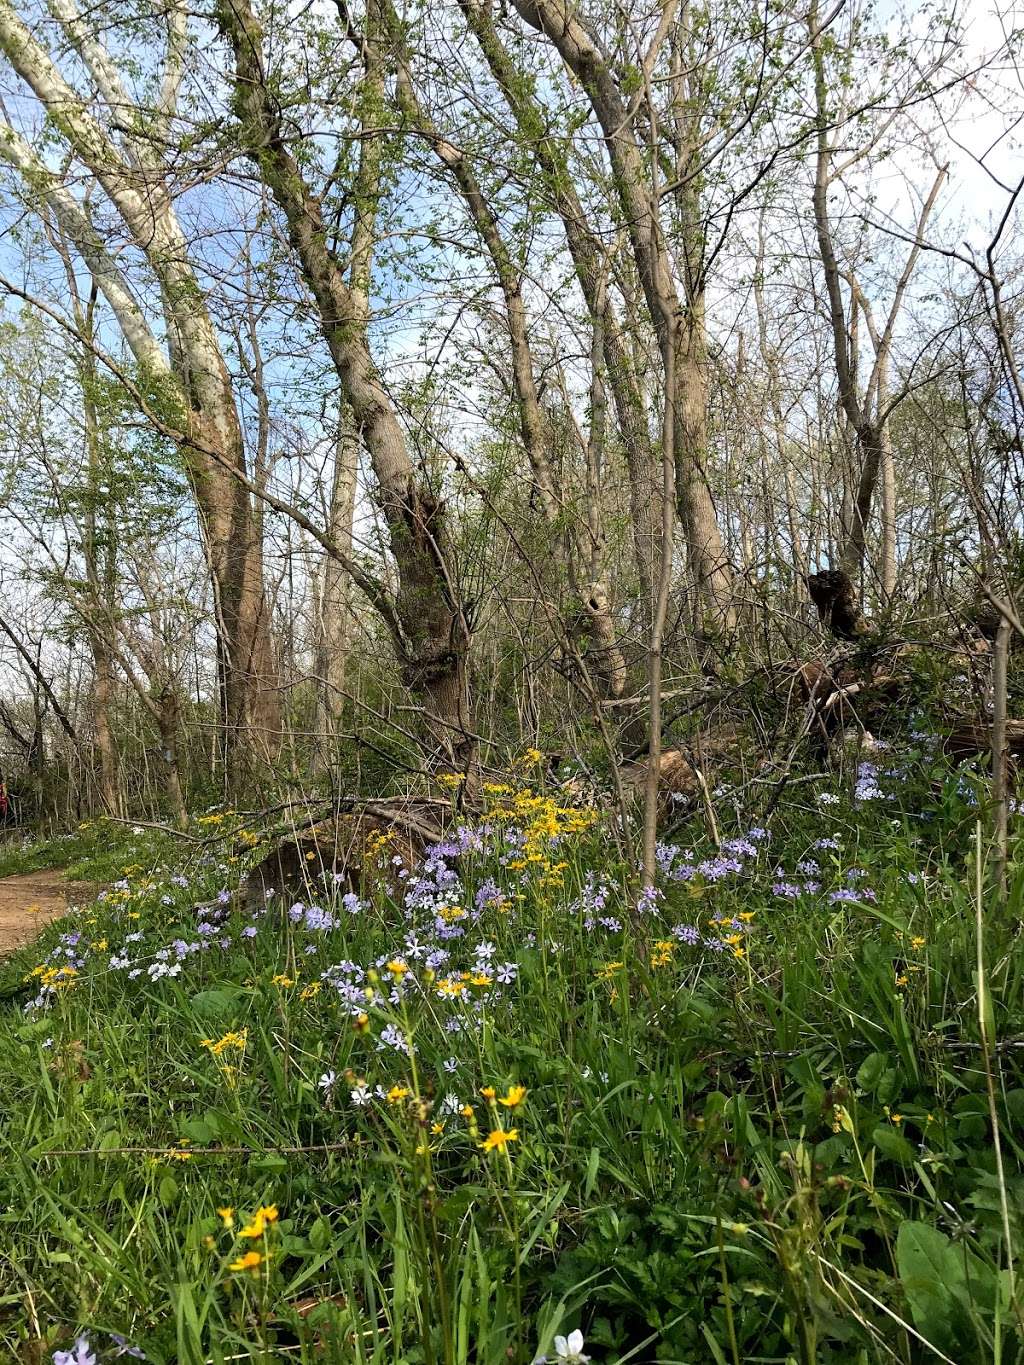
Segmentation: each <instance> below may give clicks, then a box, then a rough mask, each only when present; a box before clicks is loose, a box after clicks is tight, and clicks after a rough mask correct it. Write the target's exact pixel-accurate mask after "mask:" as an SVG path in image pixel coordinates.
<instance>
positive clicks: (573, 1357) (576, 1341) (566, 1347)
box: [555, 1327, 590, 1365]
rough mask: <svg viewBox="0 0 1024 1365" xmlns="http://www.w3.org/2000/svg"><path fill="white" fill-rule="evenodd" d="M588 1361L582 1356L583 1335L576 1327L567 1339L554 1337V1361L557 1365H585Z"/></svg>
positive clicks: (587, 1357) (586, 1357) (587, 1358)
mask: <svg viewBox="0 0 1024 1365" xmlns="http://www.w3.org/2000/svg"><path fill="white" fill-rule="evenodd" d="M589 1359H590V1357H589V1356H585V1355H584V1354H583V1333H582V1332H581V1331H580V1329H579V1328H578V1327H577V1328H576V1330H575V1332H570V1333H569V1335H568V1336H567V1337H555V1360H556V1361H557V1362H558V1363H559V1365H587V1362H588V1361H589Z"/></svg>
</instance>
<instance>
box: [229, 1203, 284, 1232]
mask: <svg viewBox="0 0 1024 1365" xmlns="http://www.w3.org/2000/svg"><path fill="white" fill-rule="evenodd" d="M276 1222H277V1205H276V1204H263V1205H262V1206H261V1207H260V1208H258V1209H257V1210H256V1212H255V1213H254V1214H253V1216H252V1219H251V1220H250V1221H249V1222H248V1223H246V1225H245V1227H244V1228H243V1229H242V1230H241V1232H240V1233H239V1234H238V1235H239V1237H250V1238H253V1237H262V1236H263V1234H264V1233H265V1232H266V1230H267V1225H268V1224H269V1223H276Z"/></svg>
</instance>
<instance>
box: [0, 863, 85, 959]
mask: <svg viewBox="0 0 1024 1365" xmlns="http://www.w3.org/2000/svg"><path fill="white" fill-rule="evenodd" d="M91 894H93V888H92V887H90V886H87V885H86V884H85V883H84V882H69V881H65V879H64V878H63V877H62V876H61V875H60V873H59V872H26V873H23V874H22V875H21V876H18V877H3V878H0V953H9V952H13V950H14V949H15V948H20V947H21V946H22V944H24V943H29V942H30V941H31V940H32V939H34V938H35V937H36V935H37V934H38V933H39V931H40V930H41V929H42V927H43V925H44V924H48V923H49V922H50V920H52V919H57V918H58V917H59V916H60V915H63V914H64V912H65V911H66V910H67V908H68V906H69V905H80V904H81V903H82V902H83V901H85V900H86V899H88V897H89V896H90V895H91Z"/></svg>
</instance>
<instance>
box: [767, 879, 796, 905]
mask: <svg viewBox="0 0 1024 1365" xmlns="http://www.w3.org/2000/svg"><path fill="white" fill-rule="evenodd" d="M772 892H773V894H774V895H776V896H782V897H784V898H785V899H786V900H789V901H793V900H796V898H797V896H799V894H800V888H799V887H798V886H796V885H795V884H794V883H793V882H776V883H775V884H774V886H773V887H772Z"/></svg>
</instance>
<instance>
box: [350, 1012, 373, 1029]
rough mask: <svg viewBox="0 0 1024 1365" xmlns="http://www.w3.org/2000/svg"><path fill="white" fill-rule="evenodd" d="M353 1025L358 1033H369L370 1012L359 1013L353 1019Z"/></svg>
mask: <svg viewBox="0 0 1024 1365" xmlns="http://www.w3.org/2000/svg"><path fill="white" fill-rule="evenodd" d="M352 1027H353V1028H354V1029H355V1031H356V1033H369V1031H370V1016H369V1015H368V1014H357V1015H356V1017H355V1018H354V1019H353V1020H352Z"/></svg>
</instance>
